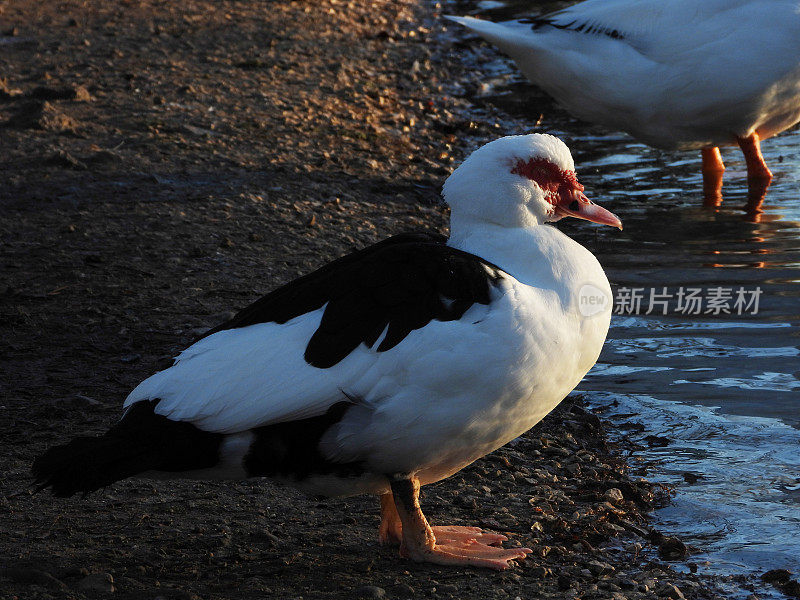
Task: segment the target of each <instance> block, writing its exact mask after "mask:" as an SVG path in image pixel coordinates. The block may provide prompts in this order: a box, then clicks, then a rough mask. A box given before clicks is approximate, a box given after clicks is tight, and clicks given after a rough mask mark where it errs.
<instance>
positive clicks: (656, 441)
mask: <svg viewBox="0 0 800 600" xmlns="http://www.w3.org/2000/svg"><path fill="white" fill-rule="evenodd" d="M644 442H645V443H646V444H647V445H648V446H650V447H651V448H663V447H664V446H669V444H670V439H669V438H665V437H663V436H660V435H648V436H647V437H646V438H644Z"/></svg>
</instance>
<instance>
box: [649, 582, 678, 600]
mask: <svg viewBox="0 0 800 600" xmlns="http://www.w3.org/2000/svg"><path fill="white" fill-rule="evenodd" d="M656 594H658V595H659V596H660V597H662V598H673V599H674V600H684V598H685V596H684V595H683V592H681V590H680V589H679V588H678V587H677V586H676V585H674V584H672V583H662V584H661V585H660V586H658V588H656Z"/></svg>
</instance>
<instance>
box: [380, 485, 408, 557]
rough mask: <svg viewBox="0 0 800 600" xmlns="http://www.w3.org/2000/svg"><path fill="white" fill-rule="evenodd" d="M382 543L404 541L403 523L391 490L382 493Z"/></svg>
mask: <svg viewBox="0 0 800 600" xmlns="http://www.w3.org/2000/svg"><path fill="white" fill-rule="evenodd" d="M378 539H379V540H380V542H381V544H399V543H400V542H402V541H403V524H402V523H401V522H400V515H398V514H397V507H396V506H395V505H394V498H393V497H392V494H391V492H390V493H388V494H381V527H380V529H379V530H378Z"/></svg>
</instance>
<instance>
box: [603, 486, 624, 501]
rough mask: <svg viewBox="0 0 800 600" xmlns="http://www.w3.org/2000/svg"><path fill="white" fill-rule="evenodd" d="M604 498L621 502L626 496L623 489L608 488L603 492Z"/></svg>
mask: <svg viewBox="0 0 800 600" xmlns="http://www.w3.org/2000/svg"><path fill="white" fill-rule="evenodd" d="M603 498H604V499H606V500H608V501H609V502H610V503H611V504H619V503H620V502H622V501H623V500H625V496H623V495H622V490H620V489H619V488H611V489H609V490H606V493H605V494H603Z"/></svg>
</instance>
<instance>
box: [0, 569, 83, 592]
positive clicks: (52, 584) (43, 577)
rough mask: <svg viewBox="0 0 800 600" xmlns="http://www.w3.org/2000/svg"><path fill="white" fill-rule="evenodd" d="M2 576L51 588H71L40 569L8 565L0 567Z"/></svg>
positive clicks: (62, 589)
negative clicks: (3, 567)
mask: <svg viewBox="0 0 800 600" xmlns="http://www.w3.org/2000/svg"><path fill="white" fill-rule="evenodd" d="M0 577H2V578H4V579H10V580H11V581H14V582H16V583H22V584H26V585H40V586H42V587H46V588H48V589H51V590H61V591H66V590H68V589H69V588H68V587H67V585H66V584H65V583H63V582H62V581H59V580H58V579H56V578H55V577H53V576H52V575H51V574H50V573H46V572H44V571H40V570H39V569H30V568H25V567H8V568H5V569H0Z"/></svg>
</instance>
